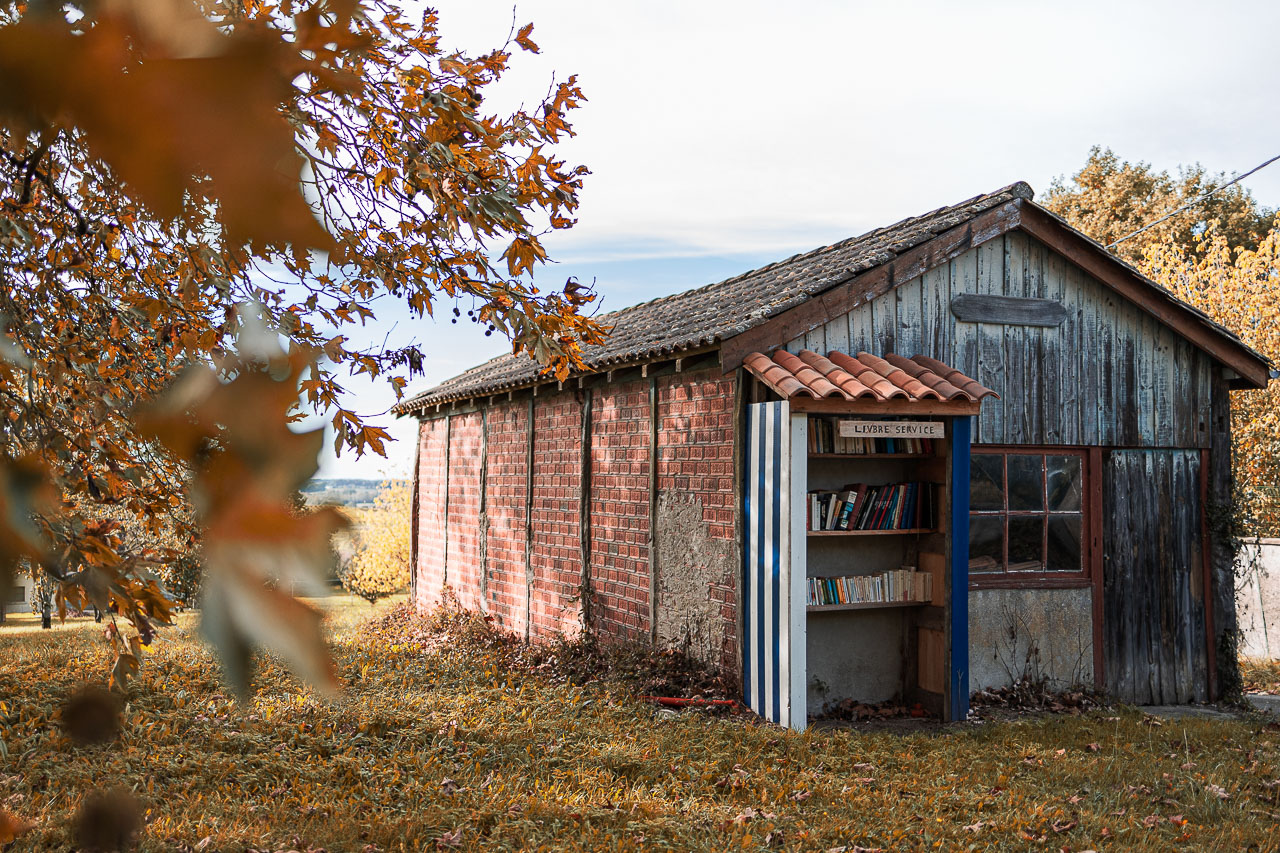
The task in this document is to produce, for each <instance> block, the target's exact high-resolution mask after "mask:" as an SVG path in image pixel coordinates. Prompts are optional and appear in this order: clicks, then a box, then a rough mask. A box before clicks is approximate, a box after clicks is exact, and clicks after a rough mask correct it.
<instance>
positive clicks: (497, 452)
mask: <svg viewBox="0 0 1280 853" xmlns="http://www.w3.org/2000/svg"><path fill="white" fill-rule="evenodd" d="M657 385H658V389H657V390H658V395H657V402H658V413H657V414H658V421H659V424H658V426H659V429H658V463H657V464H658V504H659V516H658V518H659V525H658V528H657V529H656V531H655V533H656V534H657V541H658V547H657V550H656V553H655V559H656V560H658V562H659V563H660V565H659V581H660V582H659V590H660V593H659V600H658V607H659V614H658V624H657V626H656V627H657V630H658V633H659V638H660V640H663V641H666V642H685V643H692V650H693V651H694V652H695V653H697V654H699V655H700V656H702V657H707V658H710V659H712V660H715V661H718V662H719V663H720V664H721V665H723V666H726V667H727V668H729V669H730V670H731V671H735V670H736V669H737V666H738V660H737V656H738V650H737V640H736V637H737V624H736V623H737V617H738V607H737V597H736V596H737V594H736V586H737V575H738V572H739V569H740V565H739V563H740V558H739V554H738V541H737V535H736V533H735V530H734V517H735V512H734V493H733V480H734V477H733V396H734V395H733V378H732V377H722V376H721V375H720V373H719V371H718V370H715V369H712V370H706V371H699V372H696V373H681V374H676V375H673V376H664V377H661V378H659V379H658V380H657ZM592 396H593V400H592V420H591V445H592V447H591V464H592V472H591V494H590V501H591V513H592V521H591V531H590V532H591V579H592V591H593V598H592V606H593V618H594V621H595V626H596V629H597V631H598V632H599V634H600V635H601V636H602V637H603V638H607V639H608V638H613V639H645V638H647V637H648V636H649V633H650V631H651V630H652V626H651V625H650V622H649V608H650V605H649V590H650V579H649V547H648V539H649V495H648V474H649V418H650V412H649V391H648V380H637V381H634V382H630V383H625V384H618V385H613V386H603V385H597V386H596V387H595V389H594V390H593V392H592ZM534 419H535V430H534V466H533V472H532V475H533V484H532V485H533V508H532V525H533V545H532V549H531V551H530V553H529V554H528V560H529V563H530V566H531V569H532V576H533V587H532V590H531V592H529V591H527V584H526V571H525V561H526V553H525V548H526V545H525V523H526V518H525V506H524V502H525V495H526V490H527V489H528V480H527V479H526V477H527V476H528V472H527V471H526V468H527V454H528V444H527V442H528V432H527V430H528V423H527V421H528V398H525V399H523V400H519V399H517V400H516V401H514V402H510V403H508V402H503V403H500V404H496V405H494V406H491V407H489V408H488V409H487V410H486V413H485V415H484V421H485V422H486V423H487V439H486V441H485V445H484V446H485V452H486V457H487V458H486V460H485V465H484V467H485V471H486V480H485V500H486V506H485V507H484V510H485V513H486V517H487V521H488V531H487V534H486V538H485V544H486V548H485V554H484V556H485V561H486V563H487V570H486V585H487V600H485V601H482V600H481V574H482V566H481V549H480V547H479V532H480V530H481V506H480V491H481V490H480V473H481V460H480V451H481V446H482V445H481V440H482V433H481V430H482V426H483V424H482V419H481V415H480V414H479V413H468V414H461V415H453V416H452V418H451V424H450V426H449V427H448V429H449V435H450V445H451V447H450V454H449V455H450V471H449V513H448V515H449V518H448V569H447V580H448V584H449V586H450V587H452V588H453V590H454V591H455V592H456V594H457V596H458V599H459V602H460V603H461V604H462V605H463V606H465V607H470V608H472V609H486V610H487V611H488V612H491V613H493V614H494V616H495V618H496V619H497V620H498V621H499V624H500V625H501V627H503V628H505V629H507V630H511V631H514V632H515V633H517V634H524V633H525V632H526V630H527V631H528V633H529V635H530V636H532V637H534V638H546V637H550V636H554V635H555V634H557V633H561V632H563V633H566V634H574V633H576V632H577V631H578V629H579V627H580V625H581V619H582V612H581V605H580V603H579V601H578V598H579V594H580V589H581V583H582V570H581V550H580V549H581V540H580V533H579V513H580V504H579V486H580V483H581V463H582V407H581V402H580V399H579V397H578V396H577V395H575V394H574V393H573V392H570V391H564V392H560V393H550V394H548V393H545V392H544V393H542V394H539V395H538V396H537V397H536V398H535V402H534ZM445 422H446V419H444V418H441V419H437V420H433V421H425V422H423V424H422V427H421V431H420V441H421V457H420V462H421V465H420V468H419V496H420V507H419V530H418V533H417V535H418V575H417V577H418V601H419V603H420V604H421V605H423V606H430V605H432V604H434V603H436V602H438V601H439V590H440V585H441V578H442V575H443V572H444V568H445V561H444V556H445V554H444V549H443V548H442V547H441V538H442V537H441V535H440V534H441V531H442V529H443V527H444V524H443V522H444V518H443V514H442V512H441V510H442V508H443V506H442V505H443V488H442V487H443V479H444V477H443V464H444V435H445V429H446V427H445ZM664 554H665V563H664V562H663V560H664ZM527 593H528V594H529V605H528V607H526V594H527Z"/></svg>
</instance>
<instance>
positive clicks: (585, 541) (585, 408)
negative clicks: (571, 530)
mask: <svg viewBox="0 0 1280 853" xmlns="http://www.w3.org/2000/svg"><path fill="white" fill-rule="evenodd" d="M578 536H579V540H580V541H579V553H580V554H581V558H582V583H581V585H580V586H579V588H578V595H579V598H580V601H581V604H582V626H583V628H585V629H587V630H590V629H591V626H592V624H593V620H592V613H591V389H590V388H585V389H583V391H582V467H581V470H580V472H579V480H578Z"/></svg>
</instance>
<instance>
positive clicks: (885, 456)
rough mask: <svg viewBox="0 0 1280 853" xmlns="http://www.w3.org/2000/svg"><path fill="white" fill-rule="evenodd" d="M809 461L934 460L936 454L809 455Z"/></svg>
mask: <svg viewBox="0 0 1280 853" xmlns="http://www.w3.org/2000/svg"><path fill="white" fill-rule="evenodd" d="M809 458H810V459H936V458H938V457H937V454H936V453H810V454H809Z"/></svg>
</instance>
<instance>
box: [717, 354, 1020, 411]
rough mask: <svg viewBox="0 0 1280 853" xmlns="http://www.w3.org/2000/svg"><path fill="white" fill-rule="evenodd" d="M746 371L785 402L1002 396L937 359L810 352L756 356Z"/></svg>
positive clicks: (972, 399) (746, 361)
mask: <svg viewBox="0 0 1280 853" xmlns="http://www.w3.org/2000/svg"><path fill="white" fill-rule="evenodd" d="M742 364H743V367H745V368H747V370H749V371H750V372H751V373H753V374H754V375H755V376H757V377H758V378H759V379H760V381H761V382H763V383H764V384H766V385H768V386H769V387H770V388H772V389H773V390H774V391H777V392H778V393H779V394H780V395H782V396H783V397H784V398H786V399H792V398H794V397H812V398H813V399H816V400H821V399H830V398H835V399H837V400H867V401H873V402H888V401H890V400H904V401H913V402H914V401H925V400H937V401H940V402H951V401H956V402H966V403H973V402H977V401H979V400H981V399H982V398H984V397H995V398H996V399H999V397H1000V395H999V394H997V393H996V392H995V391H992V390H991V389H990V388H986V387H984V386H982V385H980V384H978V382H977V381H976V380H973V379H970V378H969V377H968V376H965V375H964V374H963V373H961V372H960V371H958V370H956V369H955V368H954V367H949V366H948V365H945V364H943V363H942V362H940V361H938V360H937V359H935V358H928V357H926V356H922V355H918V356H916V357H915V358H903V357H902V356H900V355H895V354H894V353H888V354H886V355H885V357H884V358H879V357H877V356H874V355H872V354H870V353H866V352H860V353H858V354H857V356H851V355H849V354H847V353H843V352H840V351H839V350H832V351H831V352H829V353H827V355H826V356H825V357H823V356H821V355H818V354H817V353H816V352H813V351H811V350H807V349H806V350H801V351H800V352H799V353H798V354H792V353H789V352H787V351H785V350H779V351H777V352H775V353H773V354H772V355H765V354H764V353H759V352H753V353H751V355H749V356H747V357H746V359H744V360H743V362H742Z"/></svg>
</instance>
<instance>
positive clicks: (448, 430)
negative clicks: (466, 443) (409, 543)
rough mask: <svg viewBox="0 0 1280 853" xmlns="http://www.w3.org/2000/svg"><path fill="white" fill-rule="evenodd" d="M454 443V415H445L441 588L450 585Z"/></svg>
mask: <svg viewBox="0 0 1280 853" xmlns="http://www.w3.org/2000/svg"><path fill="white" fill-rule="evenodd" d="M452 444H453V415H445V416H444V529H443V530H441V533H442V534H443V535H444V556H443V558H442V559H441V562H440V565H441V569H440V588H441V591H443V590H444V588H445V587H446V586H448V585H449V457H450V455H451V454H450V452H449V451H450V447H451V445H452Z"/></svg>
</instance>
